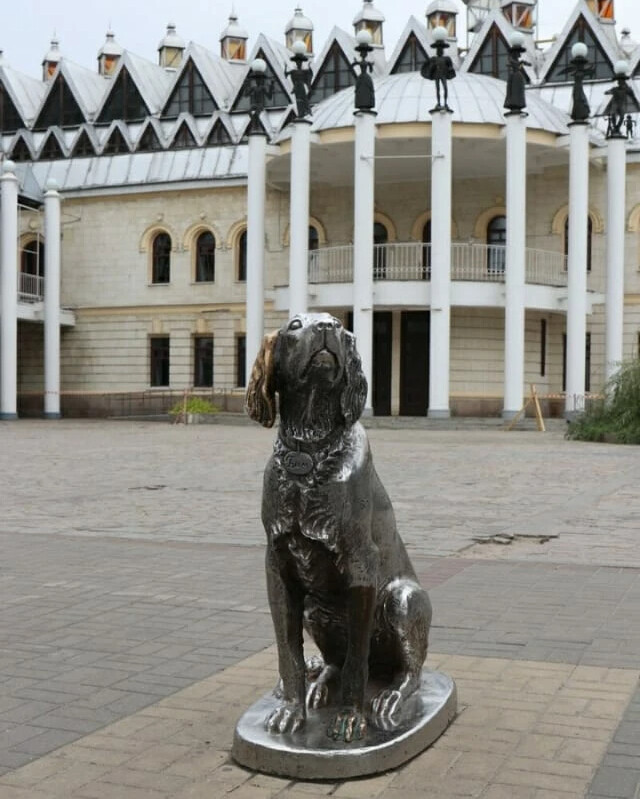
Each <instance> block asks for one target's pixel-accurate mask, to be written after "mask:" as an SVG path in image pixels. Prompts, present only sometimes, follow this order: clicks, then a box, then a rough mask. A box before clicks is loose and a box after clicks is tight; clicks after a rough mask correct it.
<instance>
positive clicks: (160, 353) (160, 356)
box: [149, 336, 169, 386]
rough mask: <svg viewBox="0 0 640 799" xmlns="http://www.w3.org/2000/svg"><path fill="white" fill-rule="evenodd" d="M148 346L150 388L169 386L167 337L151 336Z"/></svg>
mask: <svg viewBox="0 0 640 799" xmlns="http://www.w3.org/2000/svg"><path fill="white" fill-rule="evenodd" d="M149 344H150V365H151V369H150V378H149V382H150V383H151V385H152V386H168V385H169V336H153V338H150V339H149Z"/></svg>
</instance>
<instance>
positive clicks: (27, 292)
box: [18, 272, 44, 302]
mask: <svg viewBox="0 0 640 799" xmlns="http://www.w3.org/2000/svg"><path fill="white" fill-rule="evenodd" d="M43 299H44V277H42V276H41V275H29V274H27V273H26V272H20V274H19V275H18V302H42V300H43Z"/></svg>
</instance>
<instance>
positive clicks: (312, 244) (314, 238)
mask: <svg viewBox="0 0 640 799" xmlns="http://www.w3.org/2000/svg"><path fill="white" fill-rule="evenodd" d="M319 246H320V237H319V236H318V231H317V230H316V229H315V227H314V226H313V225H309V252H312V251H313V250H317V249H318V247H319Z"/></svg>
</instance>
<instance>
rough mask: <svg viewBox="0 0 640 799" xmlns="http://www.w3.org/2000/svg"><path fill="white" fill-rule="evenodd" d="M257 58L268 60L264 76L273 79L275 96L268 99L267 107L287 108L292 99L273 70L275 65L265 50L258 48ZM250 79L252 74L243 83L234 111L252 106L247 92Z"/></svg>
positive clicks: (246, 109)
mask: <svg viewBox="0 0 640 799" xmlns="http://www.w3.org/2000/svg"><path fill="white" fill-rule="evenodd" d="M256 58H262V60H263V61H265V62H266V64H267V68H266V70H265V72H264V76H265V78H266V80H272V81H273V96H272V97H271V98H268V99H267V100H266V102H265V108H286V107H287V106H288V105H289V103H290V102H291V99H290V97H289V94H288V92H287V91H286V89H285V88H284V86H283V85H282V84H281V83H280V81H279V80H278V78H277V77H276V73H275V72H274V71H273V67H272V66H271V64H270V63H269V61H268V59H267V57H266V56H265V54H264V51H263V50H258V53H257V55H256ZM250 80H251V76H250V75H247V77H246V78H245V81H244V83H243V84H242V88H241V89H240V94H239V95H238V97H237V98H236V101H235V103H234V104H233V109H232V110H233V111H249V109H250V108H251V100H250V98H249V96H248V95H247V94H245V88H246V87H247V86H248V85H249V81H250Z"/></svg>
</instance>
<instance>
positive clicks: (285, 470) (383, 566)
mask: <svg viewBox="0 0 640 799" xmlns="http://www.w3.org/2000/svg"><path fill="white" fill-rule="evenodd" d="M276 394H277V395H278V399H279V413H280V427H279V430H278V437H277V439H276V442H275V445H274V452H273V455H272V456H271V458H270V460H269V462H268V464H267V466H266V470H265V475H264V491H263V501H262V521H263V524H264V527H265V530H266V533H267V554H266V572H267V591H268V596H269V604H270V608H271V614H272V617H273V623H274V627H275V633H276V641H277V646H278V663H279V669H280V677H281V688H280V696H281V700H282V701H281V704H280V706H279V707H278V708H277V709H276V710H274V711H273V712H272V713H271V714H270V715H269V717H268V718H267V719H266V721H265V725H266V728H267V730H269V731H270V732H272V733H285V732H295V731H296V730H298V729H300V728H301V727H302V725H303V724H304V723H305V720H306V713H307V707H309V708H312V709H317V708H319V707H323V706H325V705H333V704H336V705H337V708H338V710H337V713H336V715H335V717H334V719H333V721H332V722H331V724H330V727H329V729H328V731H327V732H328V735H329V736H330V737H332V738H333V739H334V740H343V741H346V742H349V741H352V740H355V739H359V738H362V737H363V736H364V734H365V732H366V729H367V712H368V711H369V715H370V717H371V719H372V721H373V723H374V724H377V725H378V726H380V727H382V728H385V727H388V726H393V717H394V715H395V714H397V713H398V711H399V710H400V708H401V706H402V704H403V703H404V701H405V700H406V699H407V698H408V697H409V696H410V695H411V694H412V693H413V692H414V691H415V690H416V688H417V687H418V685H419V683H420V677H421V671H422V665H423V663H424V660H425V658H426V655H427V642H428V634H429V626H430V623H431V605H430V602H429V598H428V596H427V593H426V591H424V590H423V589H422V588H421V587H420V585H419V584H418V581H417V578H416V575H415V572H414V570H413V568H412V566H411V563H410V561H409V558H408V556H407V552H406V550H405V547H404V544H403V543H402V540H401V539H400V537H399V535H398V533H397V530H396V523H395V517H394V513H393V508H392V506H391V502H390V501H389V497H388V496H387V493H386V491H385V490H384V488H383V486H382V483H381V482H380V479H379V477H378V475H377V473H376V471H375V468H374V466H373V461H372V458H371V452H370V449H369V443H368V440H367V437H366V433H365V431H364V428H363V427H362V425H361V424H360V423H359V422H358V419H359V417H360V415H361V413H362V411H363V408H364V404H365V399H366V395H367V383H366V380H365V377H364V375H363V373H362V369H361V365H360V358H359V356H358V354H357V352H356V348H355V339H354V337H353V335H352V334H351V333H349V332H348V331H346V330H345V329H344V328H343V327H342V325H341V323H340V322H339V321H338V320H337V319H335V318H334V317H332V316H330V315H329V314H309V315H300V316H296V317H294V318H293V319H292V320H291V321H290V322H289V323H288V324H286V325H285V326H284V327H282V328H281V329H280V330H279V331H276V332H275V333H272V334H271V335H269V336H266V337H265V339H264V341H263V345H262V349H261V351H260V353H259V355H258V357H257V359H256V362H255V364H254V366H253V371H252V375H251V380H250V384H249V387H248V390H247V399H246V404H247V411H248V413H249V415H250V416H251V418H252V419H254V420H256V421H258V422H260V423H261V424H263V425H264V426H265V427H272V426H273V424H274V422H275V419H276ZM303 627H304V629H306V630H307V632H308V633H309V634H310V635H311V637H312V638H313V640H314V641H315V643H316V645H317V646H318V648H319V650H320V652H321V654H322V661H321V662H320V663H319V665H318V663H316V664H315V666H316V667H315V669H313V671H314V672H315V673H313V674H311V670H310V669H309V664H307V668H305V660H304V653H303ZM369 676H371V678H376V679H377V680H381V685H382V686H383V687H382V688H381V689H380V690H379V691H378V693H377V694H376V695H375V697H374V698H373V701H372V704H371V708H365V689H366V686H367V682H368V679H369ZM307 679H310V685H309V687H308V689H307Z"/></svg>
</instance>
